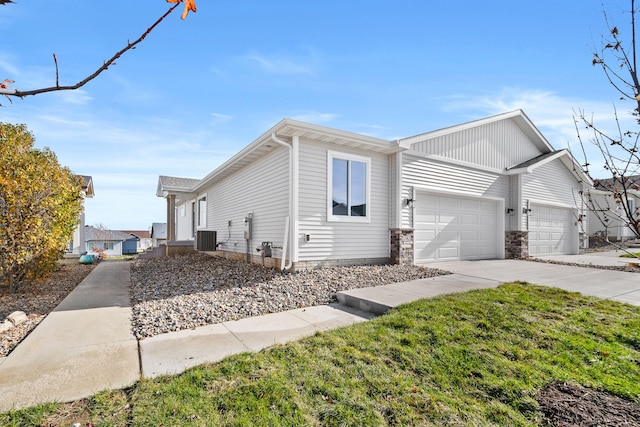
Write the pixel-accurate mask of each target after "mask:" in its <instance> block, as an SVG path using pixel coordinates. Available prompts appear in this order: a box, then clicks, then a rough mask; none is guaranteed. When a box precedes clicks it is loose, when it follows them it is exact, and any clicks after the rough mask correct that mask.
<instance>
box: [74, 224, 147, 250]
mask: <svg viewBox="0 0 640 427" xmlns="http://www.w3.org/2000/svg"><path fill="white" fill-rule="evenodd" d="M85 236H86V239H87V243H86V251H87V253H88V254H90V255H96V254H102V255H106V256H121V255H132V254H136V253H137V251H136V247H137V240H138V239H137V237H136V236H133V235H131V234H128V233H123V232H122V231H116V230H107V229H102V228H95V227H91V226H89V225H87V226H85Z"/></svg>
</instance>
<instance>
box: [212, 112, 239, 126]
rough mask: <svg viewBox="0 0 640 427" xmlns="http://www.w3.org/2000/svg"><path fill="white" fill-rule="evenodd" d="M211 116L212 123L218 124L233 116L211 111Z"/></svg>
mask: <svg viewBox="0 0 640 427" xmlns="http://www.w3.org/2000/svg"><path fill="white" fill-rule="evenodd" d="M211 117H212V118H213V120H212V124H214V125H220V124H223V123H226V122H228V121H230V120H233V118H234V117H233V116H231V115H229V114H222V113H211Z"/></svg>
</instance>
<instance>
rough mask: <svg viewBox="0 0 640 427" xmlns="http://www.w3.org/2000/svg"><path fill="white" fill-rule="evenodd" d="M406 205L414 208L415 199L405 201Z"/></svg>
mask: <svg viewBox="0 0 640 427" xmlns="http://www.w3.org/2000/svg"><path fill="white" fill-rule="evenodd" d="M404 205H405V206H406V207H408V208H412V207H413V198H411V199H404Z"/></svg>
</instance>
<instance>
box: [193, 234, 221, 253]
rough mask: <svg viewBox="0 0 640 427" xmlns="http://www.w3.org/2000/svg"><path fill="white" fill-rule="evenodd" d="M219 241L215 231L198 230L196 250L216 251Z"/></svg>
mask: <svg viewBox="0 0 640 427" xmlns="http://www.w3.org/2000/svg"><path fill="white" fill-rule="evenodd" d="M217 241H218V239H217V234H216V232H215V231H198V233H197V234H196V250H197V251H215V250H216V243H217Z"/></svg>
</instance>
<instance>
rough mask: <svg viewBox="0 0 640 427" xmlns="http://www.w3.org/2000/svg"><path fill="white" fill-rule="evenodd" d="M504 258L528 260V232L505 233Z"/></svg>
mask: <svg viewBox="0 0 640 427" xmlns="http://www.w3.org/2000/svg"><path fill="white" fill-rule="evenodd" d="M504 252H505V258H507V259H518V258H529V232H528V231H507V232H506V233H505V244H504Z"/></svg>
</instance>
